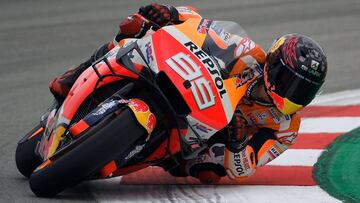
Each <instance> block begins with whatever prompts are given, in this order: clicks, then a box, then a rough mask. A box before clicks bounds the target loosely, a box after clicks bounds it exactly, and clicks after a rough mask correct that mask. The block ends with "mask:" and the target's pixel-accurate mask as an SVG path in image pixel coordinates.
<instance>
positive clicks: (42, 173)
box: [30, 108, 147, 197]
mask: <svg viewBox="0 0 360 203" xmlns="http://www.w3.org/2000/svg"><path fill="white" fill-rule="evenodd" d="M81 136H82V138H84V139H85V140H83V141H82V142H81V143H80V144H78V145H77V146H76V147H74V148H72V146H69V147H70V148H72V149H71V150H70V151H67V152H66V153H63V154H62V155H61V156H59V157H57V155H56V154H55V155H54V156H53V160H51V159H52V158H50V160H48V161H46V162H44V163H43V164H42V165H40V166H39V167H38V169H36V170H35V171H34V173H33V174H32V175H31V176H30V187H31V190H32V191H33V192H34V193H35V194H36V195H37V196H42V197H52V196H54V195H56V194H58V193H59V192H61V191H63V190H64V189H66V188H68V187H71V186H75V185H76V184H78V183H80V182H81V181H82V180H84V179H86V178H87V177H90V176H91V175H92V174H94V173H96V172H98V171H99V170H100V169H101V168H102V167H103V166H104V165H106V164H107V163H108V162H110V161H111V160H113V159H115V158H116V157H117V156H119V155H120V154H121V153H124V151H125V150H127V149H128V148H129V147H133V145H134V143H135V142H136V141H137V140H139V139H145V137H146V136H147V134H146V131H145V129H143V127H141V125H140V124H138V122H137V120H136V118H135V116H134V114H133V112H132V111H131V110H130V109H129V108H125V110H124V111H122V112H121V113H120V115H115V114H114V115H113V116H111V117H109V118H107V119H104V120H103V121H102V122H100V123H99V124H98V125H97V126H94V127H93V128H91V129H90V130H88V131H87V132H85V133H84V134H83V135H81ZM75 142H76V141H75ZM75 142H74V143H75ZM70 145H72V144H70Z"/></svg>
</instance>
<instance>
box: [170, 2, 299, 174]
mask: <svg viewBox="0 0 360 203" xmlns="http://www.w3.org/2000/svg"><path fill="white" fill-rule="evenodd" d="M177 10H178V11H179V20H181V21H186V20H187V19H189V18H202V17H201V16H200V15H199V14H198V13H196V12H195V11H194V10H193V9H192V8H190V7H177ZM208 34H209V35H210V37H211V38H212V39H213V42H215V44H216V45H217V47H219V49H221V50H223V52H226V51H227V50H228V51H230V52H232V53H233V54H232V57H233V58H231V59H229V58H226V59H224V60H223V58H222V57H221V56H217V55H216V53H215V54H214V55H215V57H216V58H217V60H218V61H219V62H220V63H223V64H224V65H225V66H227V65H229V63H227V61H226V60H230V61H233V63H231V64H230V65H229V66H227V67H226V68H227V70H228V72H229V73H230V74H229V76H230V77H238V82H239V85H247V86H248V91H247V92H248V95H246V96H245V97H244V98H243V99H242V100H241V101H240V103H239V104H238V106H237V109H236V112H235V115H234V116H235V117H239V118H241V120H242V121H243V122H244V123H245V125H244V126H246V127H245V128H246V129H243V130H246V132H245V133H247V135H248V136H249V137H250V139H249V142H248V144H247V146H246V147H245V148H244V149H243V150H242V151H240V152H236V153H234V152H232V151H230V150H229V149H227V148H226V146H225V144H223V143H215V144H213V145H212V146H210V148H209V150H208V153H205V154H202V155H200V156H199V157H197V158H196V159H194V160H190V161H188V162H187V166H186V168H187V170H190V167H191V166H194V165H196V164H201V163H214V164H219V165H222V166H223V167H224V169H225V171H226V173H227V175H228V177H230V178H231V179H234V180H242V179H244V178H246V177H248V176H251V175H252V174H253V173H254V172H255V170H256V168H257V167H260V166H263V165H265V164H266V163H268V162H270V161H271V160H273V159H275V158H276V157H278V156H279V155H280V154H281V153H283V152H284V151H285V150H286V149H288V147H289V146H290V145H291V144H293V143H294V141H295V139H296V137H297V133H298V130H299V126H300V117H299V116H298V114H293V115H283V114H282V113H281V112H280V111H279V110H277V108H276V107H275V106H274V105H272V104H264V103H261V102H257V101H255V100H253V99H251V96H250V95H251V92H252V88H253V87H254V86H255V85H256V83H258V82H259V78H258V77H260V80H261V75H260V76H259V75H258V74H256V73H255V74H254V73H253V72H256V71H255V70H252V68H248V67H254V66H253V64H254V62H257V63H260V64H261V63H264V62H265V58H266V53H265V52H264V50H263V49H262V48H261V47H260V46H259V45H257V44H256V43H255V42H253V41H252V40H251V39H249V38H247V37H241V36H236V35H231V36H230V37H229V38H227V39H224V36H220V35H218V33H217V32H216V31H213V30H212V28H211V27H210V28H209V30H208ZM234 44H235V45H236V48H235V49H230V47H234V46H231V45H234ZM228 56H229V55H227V57H228ZM254 75H257V76H256V78H254Z"/></svg>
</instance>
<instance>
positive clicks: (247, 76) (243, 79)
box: [235, 67, 255, 88]
mask: <svg viewBox="0 0 360 203" xmlns="http://www.w3.org/2000/svg"><path fill="white" fill-rule="evenodd" d="M254 76H255V71H254V70H253V69H252V68H249V67H247V68H245V69H244V71H243V72H242V73H240V74H237V75H236V80H235V85H236V88H239V87H240V86H242V85H244V84H245V83H247V82H248V81H250V80H252V79H253V78H254Z"/></svg>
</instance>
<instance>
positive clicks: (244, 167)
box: [233, 150, 250, 176]
mask: <svg viewBox="0 0 360 203" xmlns="http://www.w3.org/2000/svg"><path fill="white" fill-rule="evenodd" d="M240 153H241V154H240ZM233 160H234V165H235V171H236V172H237V175H238V176H242V175H244V174H245V172H246V171H248V170H250V165H249V159H248V154H247V150H243V151H241V152H239V153H234V159H233Z"/></svg>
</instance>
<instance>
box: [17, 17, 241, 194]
mask: <svg viewBox="0 0 360 203" xmlns="http://www.w3.org/2000/svg"><path fill="white" fill-rule="evenodd" d="M147 22H148V23H150V24H151V26H153V27H156V24H154V23H153V22H150V21H147ZM157 28H159V29H157V31H154V32H152V33H151V34H149V35H147V36H145V37H143V38H142V39H125V40H123V41H122V42H121V43H120V44H119V45H118V46H116V47H115V48H114V49H112V50H111V51H110V52H109V53H107V54H106V55H105V56H104V57H102V58H100V59H99V60H98V61H96V62H95V63H93V64H92V65H91V66H90V67H89V68H88V69H87V70H85V71H84V72H83V73H82V74H81V75H80V77H79V78H78V79H77V81H76V82H75V84H74V85H73V87H72V88H71V90H70V92H69V94H68V96H67V97H66V99H65V100H64V101H63V102H62V103H61V104H60V103H58V102H56V101H55V102H54V103H53V104H52V105H51V107H50V108H49V109H48V110H47V111H46V113H45V114H43V115H42V116H41V119H40V122H39V124H38V125H36V126H35V127H34V128H33V130H31V131H30V132H29V133H28V134H26V135H25V137H23V138H22V139H21V140H20V141H19V142H18V145H17V149H16V157H15V158H16V165H17V168H18V170H19V171H20V172H21V173H22V174H23V175H24V176H25V177H27V178H29V183H30V187H31V190H32V192H33V193H34V194H35V195H37V196H42V197H52V196H55V195H56V194H58V193H60V192H62V191H63V190H65V189H66V188H69V187H72V186H75V185H77V184H78V183H80V182H81V181H84V180H91V179H100V178H111V177H115V176H122V175H126V174H129V173H132V172H134V171H137V170H140V169H143V168H146V167H149V166H159V165H167V166H169V165H170V166H171V167H175V166H177V165H178V164H179V162H180V161H181V160H183V159H192V158H195V157H196V156H197V155H198V154H199V153H201V152H203V151H204V150H206V148H207V141H208V140H209V139H210V138H211V137H212V136H213V135H214V134H215V133H216V132H218V131H220V130H222V129H224V128H225V127H226V126H227V125H228V123H229V122H230V121H231V119H232V116H233V114H234V111H235V107H236V105H237V103H238V102H239V101H240V99H241V98H242V96H243V95H244V94H245V90H246V88H245V87H242V86H239V85H238V80H237V78H228V77H226V72H224V71H223V70H224V64H220V63H219V61H218V60H217V59H216V58H215V57H214V54H213V53H214V52H216V51H218V50H217V49H214V47H213V46H211V43H213V44H214V43H217V44H219V43H226V40H228V37H229V36H230V33H231V34H236V35H240V36H244V35H245V33H244V31H243V29H242V28H241V27H240V26H239V25H238V24H236V23H234V22H228V21H211V20H208V19H189V20H187V21H186V22H184V23H182V24H179V25H170V26H165V27H162V28H160V27H157ZM210 28H211V29H210ZM212 32H216V33H217V34H218V35H220V36H223V39H222V42H218V41H211V40H213V38H211V35H212V34H214V33H212ZM209 41H210V43H209ZM208 44H210V45H208ZM204 50H206V52H205V51H204ZM209 53H211V54H209ZM169 163H170V164H169Z"/></svg>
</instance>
